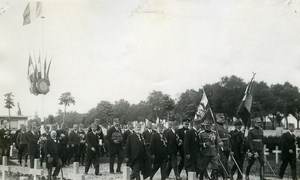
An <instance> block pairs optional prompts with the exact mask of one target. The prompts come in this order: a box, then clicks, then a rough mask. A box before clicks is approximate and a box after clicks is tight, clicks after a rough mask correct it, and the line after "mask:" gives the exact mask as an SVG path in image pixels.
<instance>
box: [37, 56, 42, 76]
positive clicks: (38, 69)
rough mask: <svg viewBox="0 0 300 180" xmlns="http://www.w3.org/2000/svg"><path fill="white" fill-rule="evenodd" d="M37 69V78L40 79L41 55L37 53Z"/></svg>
mask: <svg viewBox="0 0 300 180" xmlns="http://www.w3.org/2000/svg"><path fill="white" fill-rule="evenodd" d="M37 71H38V79H41V78H42V63H41V55H39V60H38V66H37Z"/></svg>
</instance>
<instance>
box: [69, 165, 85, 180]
mask: <svg viewBox="0 0 300 180" xmlns="http://www.w3.org/2000/svg"><path fill="white" fill-rule="evenodd" d="M68 178H70V179H72V180H85V177H84V174H79V162H74V163H73V173H70V174H68Z"/></svg>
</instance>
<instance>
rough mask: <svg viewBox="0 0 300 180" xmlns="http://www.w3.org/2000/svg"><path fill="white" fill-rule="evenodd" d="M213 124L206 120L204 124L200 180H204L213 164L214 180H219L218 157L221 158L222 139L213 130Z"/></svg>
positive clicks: (201, 133)
mask: <svg viewBox="0 0 300 180" xmlns="http://www.w3.org/2000/svg"><path fill="white" fill-rule="evenodd" d="M211 124H212V123H211V122H210V121H209V120H208V119H206V120H205V121H204V123H203V125H204V130H203V131H201V132H200V135H199V141H200V148H201V150H200V154H201V172H200V180H203V178H204V175H205V173H206V171H207V167H208V164H211V168H212V173H211V178H212V180H217V179H218V156H219V143H220V142H221V140H220V138H219V137H218V136H217V133H216V132H215V131H212V130H211Z"/></svg>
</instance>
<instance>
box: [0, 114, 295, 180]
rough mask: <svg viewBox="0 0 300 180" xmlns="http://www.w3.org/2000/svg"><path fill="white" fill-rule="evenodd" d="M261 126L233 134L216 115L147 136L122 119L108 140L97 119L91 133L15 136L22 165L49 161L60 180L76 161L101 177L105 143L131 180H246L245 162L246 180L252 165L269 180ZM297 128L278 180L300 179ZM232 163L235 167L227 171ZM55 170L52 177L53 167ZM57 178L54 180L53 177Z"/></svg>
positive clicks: (289, 135)
mask: <svg viewBox="0 0 300 180" xmlns="http://www.w3.org/2000/svg"><path fill="white" fill-rule="evenodd" d="M260 122H261V121H260V120H259V119H254V120H253V122H252V123H253V126H252V127H251V128H250V129H249V131H248V136H247V138H245V133H244V131H242V130H241V129H242V126H243V122H242V121H241V120H239V119H238V120H236V121H235V122H234V126H235V129H234V130H233V131H230V132H229V131H228V126H227V123H226V122H225V118H224V116H223V114H216V120H215V121H213V120H211V119H206V120H204V121H202V120H198V119H195V120H194V121H193V122H190V121H189V120H188V119H183V120H182V128H180V129H178V124H177V122H176V121H170V122H168V128H166V127H165V126H164V125H163V124H162V123H158V124H157V125H156V128H154V127H153V125H152V123H151V122H149V123H147V124H146V126H145V129H144V131H142V125H141V124H140V123H136V124H133V123H132V122H129V123H128V129H127V130H126V131H125V132H122V130H121V128H120V127H119V119H118V118H115V119H113V126H112V127H110V128H109V129H108V131H107V135H106V138H105V139H104V137H105V136H104V134H103V131H102V128H101V126H100V120H99V119H95V121H94V123H92V124H91V126H90V128H89V130H88V132H87V133H86V132H85V131H84V130H83V125H79V126H78V125H77V124H75V125H74V126H73V129H72V130H71V131H70V132H68V131H67V128H66V127H65V126H64V125H63V126H62V127H61V129H57V127H56V126H53V127H52V129H51V131H50V127H49V126H45V132H44V133H43V134H40V131H39V129H38V128H37V126H36V124H35V123H32V125H31V127H30V128H29V129H26V127H25V126H22V127H21V129H20V130H19V132H16V138H15V145H16V147H17V149H18V158H19V163H20V165H22V162H23V158H24V159H25V161H24V162H25V165H26V162H27V156H29V160H30V167H31V168H33V167H34V159H35V158H40V163H41V164H40V165H41V166H42V165H43V164H42V163H43V162H44V161H46V167H47V168H48V170H49V176H50V178H53V179H55V178H56V177H57V176H58V174H59V172H60V169H61V168H62V166H64V165H68V164H69V163H70V162H71V161H76V162H80V164H81V165H84V166H85V174H88V172H89V169H90V166H91V164H93V167H94V169H95V175H101V173H100V167H99V164H100V154H101V151H106V149H105V146H104V142H106V143H107V145H108V154H109V157H110V161H109V164H110V165H109V171H110V173H111V174H113V173H122V171H121V165H122V162H123V160H124V158H125V161H126V163H127V166H129V167H131V169H132V173H131V174H130V179H137V180H139V179H141V177H140V176H141V174H142V175H143V177H144V178H147V177H150V179H153V177H154V175H155V174H156V172H157V171H158V169H160V172H161V179H162V180H164V179H166V178H168V177H169V175H170V172H171V171H172V170H173V171H174V174H175V178H176V179H177V180H178V179H181V173H182V172H183V170H185V172H186V175H188V172H196V175H197V177H199V179H200V180H203V179H212V180H216V179H218V177H222V178H223V179H233V175H234V174H235V173H237V180H242V179H243V164H244V160H245V157H247V158H248V166H247V168H246V172H245V174H246V180H249V174H250V170H251V167H252V165H253V164H254V162H255V161H256V160H258V161H259V163H260V171H259V173H260V179H261V180H263V179H264V169H265V160H266V159H265V156H264V145H263V130H262V128H261V127H260ZM293 132H294V127H293V126H292V125H291V126H289V131H288V132H286V133H284V134H283V135H282V139H283V149H282V160H283V163H282V166H281V168H280V172H279V177H280V178H283V175H284V172H285V169H286V166H287V164H288V163H290V165H291V169H292V177H293V180H296V179H297V175H296V153H295V152H296V146H295V135H294V134H293ZM10 138H12V137H11V135H10V131H9V130H8V129H7V128H6V124H5V123H4V126H3V128H2V129H1V130H0V140H1V144H0V148H1V153H2V155H8V156H9V154H7V153H8V152H9V149H8V148H9V145H5V144H4V143H3V142H8V141H10ZM116 156H117V157H118V161H117V167H116V169H115V168H114V161H115V157H116ZM229 157H231V159H232V160H233V162H234V164H233V166H232V167H229V165H228V159H229ZM209 165H210V167H211V174H210V175H209V174H208V171H207V169H208V166H209ZM53 166H55V170H54V172H53V173H52V167H53ZM51 176H52V177H51Z"/></svg>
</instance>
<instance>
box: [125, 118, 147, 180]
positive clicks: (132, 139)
mask: <svg viewBox="0 0 300 180" xmlns="http://www.w3.org/2000/svg"><path fill="white" fill-rule="evenodd" d="M146 157H147V156H146V152H145V146H144V138H143V136H142V134H141V124H140V123H137V124H136V126H135V129H134V132H133V133H132V134H130V135H129V136H128V138H127V143H126V148H125V161H126V162H127V163H128V166H129V167H131V169H132V172H131V174H130V180H131V179H136V180H140V179H141V177H140V173H141V172H142V174H144V171H145V169H144V164H145V161H146V159H147V158H146ZM145 178H147V177H145V176H144V179H145Z"/></svg>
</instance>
